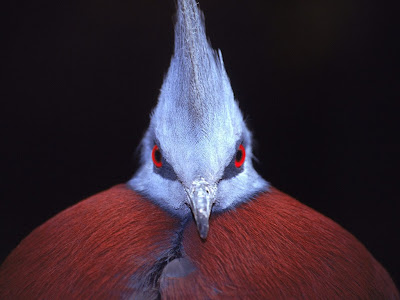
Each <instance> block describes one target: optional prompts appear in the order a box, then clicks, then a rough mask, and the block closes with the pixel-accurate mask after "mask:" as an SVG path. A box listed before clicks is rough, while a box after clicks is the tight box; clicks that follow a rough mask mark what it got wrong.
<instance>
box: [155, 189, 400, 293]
mask: <svg viewBox="0 0 400 300" xmlns="http://www.w3.org/2000/svg"><path fill="white" fill-rule="evenodd" d="M183 249H184V250H185V253H186V255H187V256H188V258H189V259H190V260H191V261H192V262H193V264H194V265H195V267H196V268H197V270H196V271H194V272H192V273H191V274H189V275H188V276H186V277H179V278H170V277H162V278H161V286H160V288H161V294H162V295H164V296H165V298H171V299H176V298H182V299H190V298H192V299H193V294H195V295H197V297H195V298H197V299H199V298H202V299H203V298H205V299H206V298H212V299H214V298H217V299H220V298H223V299H227V298H237V299H399V294H398V292H397V290H396V287H395V286H394V284H393V282H392V280H391V278H390V276H389V275H388V274H387V272H386V271H385V270H384V269H383V268H382V266H381V265H380V264H379V263H378V262H377V261H376V260H375V259H374V258H373V257H372V255H371V254H370V253H369V252H368V251H367V250H366V249H365V247H364V246H363V245H362V244H361V243H360V242H358V241H357V239H356V238H354V236H352V235H351V234H350V233H348V232H347V231H346V230H344V229H343V228H342V227H340V226H339V225H337V224H336V223H334V222H333V221H332V220H330V219H328V218H326V217H324V216H322V215H321V214H319V213H317V212H316V211H314V210H312V209H310V208H308V207H306V206H305V205H303V204H301V203H300V202H298V201H296V200H294V199H292V198H291V197H289V196H287V195H285V194H283V193H281V192H279V191H277V190H276V189H273V188H272V189H271V190H270V192H268V193H264V194H262V195H260V196H259V197H257V199H255V200H253V201H250V202H249V203H247V204H244V205H242V206H240V207H238V208H236V209H235V210H231V211H228V212H225V213H222V214H220V215H217V216H213V217H212V220H211V223H210V232H209V236H208V238H207V241H206V242H203V241H201V240H200V238H199V237H198V234H197V232H196V227H195V225H194V224H193V223H192V224H191V225H190V226H188V228H187V230H186V231H185V233H184V236H183Z"/></svg>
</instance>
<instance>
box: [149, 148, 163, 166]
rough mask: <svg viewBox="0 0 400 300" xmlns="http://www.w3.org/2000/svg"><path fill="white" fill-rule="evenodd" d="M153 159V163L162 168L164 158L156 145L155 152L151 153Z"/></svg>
mask: <svg viewBox="0 0 400 300" xmlns="http://www.w3.org/2000/svg"><path fill="white" fill-rule="evenodd" d="M151 158H152V159H153V163H154V165H155V166H156V167H157V168H161V167H162V156H161V152H160V149H159V148H158V146H157V145H154V147H153V151H152V152H151Z"/></svg>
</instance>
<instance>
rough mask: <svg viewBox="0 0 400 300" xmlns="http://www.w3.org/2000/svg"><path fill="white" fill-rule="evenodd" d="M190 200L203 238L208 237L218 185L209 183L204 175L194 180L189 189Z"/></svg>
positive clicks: (187, 190)
mask: <svg viewBox="0 0 400 300" xmlns="http://www.w3.org/2000/svg"><path fill="white" fill-rule="evenodd" d="M186 192H187V194H188V202H189V205H190V208H191V209H192V213H193V216H194V219H195V221H196V224H197V230H198V231H199V234H200V237H201V238H202V239H206V238H207V234H208V229H209V225H208V222H209V219H210V213H211V208H212V206H213V204H214V202H215V194H216V192H217V185H216V184H210V183H208V182H207V181H206V180H205V179H204V178H203V177H200V178H199V179H196V180H195V181H193V182H192V185H191V186H190V188H189V189H186Z"/></svg>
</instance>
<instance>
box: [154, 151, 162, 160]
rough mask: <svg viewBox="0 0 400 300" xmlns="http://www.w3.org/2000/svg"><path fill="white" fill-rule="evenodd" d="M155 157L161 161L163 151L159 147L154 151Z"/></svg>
mask: <svg viewBox="0 0 400 300" xmlns="http://www.w3.org/2000/svg"><path fill="white" fill-rule="evenodd" d="M154 158H155V160H156V161H158V162H160V161H161V152H160V150H158V149H157V150H156V151H154Z"/></svg>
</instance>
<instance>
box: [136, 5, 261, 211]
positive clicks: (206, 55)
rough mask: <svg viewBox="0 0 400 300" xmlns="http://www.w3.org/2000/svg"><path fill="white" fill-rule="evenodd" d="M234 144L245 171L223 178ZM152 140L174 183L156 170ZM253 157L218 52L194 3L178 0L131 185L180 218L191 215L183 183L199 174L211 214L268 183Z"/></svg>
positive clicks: (189, 183) (247, 135) (243, 124)
mask: <svg viewBox="0 0 400 300" xmlns="http://www.w3.org/2000/svg"><path fill="white" fill-rule="evenodd" d="M240 142H243V144H244V145H245V148H246V153H247V156H246V161H245V163H244V167H243V171H242V172H240V173H238V174H237V175H236V176H231V177H230V178H229V179H223V178H222V177H223V174H224V170H225V168H226V167H227V166H228V164H229V163H230V162H231V161H232V158H233V157H234V155H235V153H236V151H237V145H238V143H240ZM155 143H157V144H158V145H159V147H160V149H161V152H162V155H163V157H164V159H165V160H166V161H167V162H168V164H169V166H171V168H172V169H173V172H175V174H176V180H171V179H170V178H166V177H163V176H161V175H160V174H157V172H154V166H153V162H152V159H151V151H152V148H153V146H154V144H155ZM251 159H252V151H251V133H250V131H249V130H248V129H247V127H246V124H245V122H244V120H243V116H242V114H241V112H240V110H239V107H238V104H237V102H236V101H235V99H234V95H233V91H232V88H231V85H230V81H229V78H228V76H227V74H226V71H225V68H224V63H223V60H222V54H221V52H220V51H218V52H217V51H215V50H213V49H212V47H211V45H210V43H209V41H208V40H207V37H206V33H205V25H204V18H203V14H202V13H201V11H200V10H199V9H198V7H197V4H196V2H195V1H194V0H178V12H177V17H176V24H175V51H174V55H173V57H172V59H171V64H170V67H169V70H168V73H167V75H166V77H165V79H164V83H163V85H162V88H161V93H160V96H159V99H158V104H157V106H156V108H155V109H154V111H153V113H152V116H151V122H150V126H149V129H148V130H147V132H146V134H145V136H144V138H143V140H142V144H141V167H140V169H139V170H138V171H137V173H136V174H135V175H134V177H133V178H132V179H131V180H130V181H129V185H130V186H131V187H132V188H133V189H134V190H136V191H138V192H140V193H142V194H144V195H146V196H147V197H148V198H150V199H151V200H153V201H155V202H156V203H157V204H159V205H160V206H162V207H164V208H165V209H167V210H168V211H170V212H172V213H174V214H177V215H180V216H183V215H186V214H188V213H189V209H188V208H187V206H186V205H185V204H186V203H187V194H186V192H185V187H189V186H190V185H191V183H192V182H193V181H194V180H195V179H196V178H199V177H202V178H204V179H205V180H206V181H207V182H211V183H215V184H217V185H218V191H217V194H216V202H215V205H214V211H216V210H223V209H226V208H229V207H231V206H233V205H236V204H238V203H240V202H243V201H246V200H248V199H249V197H251V196H253V195H254V194H256V193H258V192H260V191H262V190H266V189H267V188H268V184H267V182H266V181H264V180H263V179H262V178H261V177H260V176H259V175H258V174H257V173H256V172H255V170H254V169H253V166H252V162H251Z"/></svg>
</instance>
